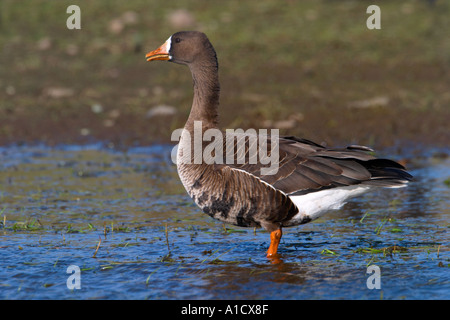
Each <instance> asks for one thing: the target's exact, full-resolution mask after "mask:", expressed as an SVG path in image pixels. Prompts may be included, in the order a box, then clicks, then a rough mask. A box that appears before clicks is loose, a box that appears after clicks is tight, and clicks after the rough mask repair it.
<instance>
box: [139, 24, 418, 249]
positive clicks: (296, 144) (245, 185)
mask: <svg viewBox="0 0 450 320" xmlns="http://www.w3.org/2000/svg"><path fill="white" fill-rule="evenodd" d="M146 58H147V60H148V61H153V60H168V61H171V62H175V63H179V64H185V65H187V66H188V67H189V69H190V71H191V73H192V79H193V87H194V98H193V103H192V109H191V112H190V115H189V118H188V120H187V122H186V125H185V127H184V131H183V134H182V136H181V139H180V143H179V148H178V154H177V169H178V173H179V176H180V179H181V181H182V183H183V185H184V187H185V188H186V191H187V192H188V194H189V195H190V196H191V197H192V199H193V200H194V201H195V203H196V204H197V205H198V206H199V207H200V208H201V209H202V210H203V212H205V213H206V214H208V215H209V216H211V217H213V218H215V219H218V220H220V221H223V222H226V223H230V224H234V225H237V226H242V227H263V228H265V229H266V230H268V231H269V232H271V245H270V247H269V250H268V253H267V255H268V257H270V256H274V255H276V252H277V248H278V244H279V241H280V239H281V235H282V232H281V229H282V227H288V226H293V225H298V224H303V223H307V222H309V221H311V220H313V219H316V218H318V217H320V216H321V215H323V214H324V213H325V212H326V211H328V210H331V209H337V208H340V207H341V206H342V205H343V204H344V203H345V201H346V200H347V199H348V198H350V197H353V196H356V195H359V194H361V193H363V192H366V191H368V190H370V189H371V188H373V187H389V188H396V187H402V186H404V185H406V183H407V182H408V181H409V180H411V178H412V176H411V175H410V174H408V173H407V172H406V170H405V168H404V167H403V166H401V165H400V164H398V163H397V162H395V161H392V160H388V159H378V158H375V157H374V156H372V155H371V154H370V152H372V151H373V150H372V149H370V148H368V147H364V146H356V145H353V146H348V147H347V148H343V149H329V148H325V147H323V146H321V145H319V144H316V143H314V142H312V141H309V140H306V139H300V138H296V137H293V136H288V137H275V138H274V137H272V136H267V137H264V142H266V143H267V150H272V149H271V147H277V149H276V150H277V151H278V157H276V165H277V166H276V170H273V171H270V170H269V172H266V173H263V171H262V170H261V169H262V168H265V167H267V163H265V164H262V161H257V162H256V163H255V162H254V161H253V162H252V161H250V159H251V156H252V155H251V152H250V151H251V147H250V143H251V141H255V140H252V138H254V137H252V135H251V134H233V135H232V136H231V137H230V133H223V137H224V138H223V139H222V141H221V142H220V143H221V144H222V145H221V147H223V150H227V147H228V145H227V142H232V145H233V146H234V147H236V148H234V149H233V152H232V153H231V154H226V153H225V152H224V153H223V154H221V155H218V154H214V160H216V161H215V162H212V163H210V162H209V163H205V162H200V163H198V162H197V163H196V162H195V157H196V152H194V151H196V150H195V147H194V144H195V141H194V134H195V125H196V122H197V121H201V130H202V131H201V133H202V134H203V133H205V132H207V130H209V129H216V128H217V126H218V106H219V95H220V85H219V76H218V68H219V67H218V62H217V56H216V52H215V50H214V48H213V46H212V45H211V43H210V41H209V40H208V38H207V37H206V35H205V34H203V33H201V32H196V31H189V32H177V33H175V34H174V35H172V36H171V37H170V38H169V39H168V40H167V41H166V42H165V43H164V44H163V45H162V46H161V47H159V48H158V49H156V50H154V51H152V52H149V53H148V54H147V56H146ZM226 138H229V139H226ZM258 139H259V137H258ZM244 142H246V143H244ZM209 144H210V142H209V141H201V145H200V150H201V151H202V152H203V151H205V150H206V148H207V147H208V145H209ZM197 151H198V150H197ZM226 155H228V156H230V155H231V159H233V160H234V161H232V163H229V161H228V163H227V161H226V160H229V159H226ZM267 155H268V156H270V155H271V154H270V153H268V154H267ZM237 159H241V160H242V159H244V161H243V163H242V161H241V162H239V161H237ZM217 160H219V161H217ZM260 160H261V159H260Z"/></svg>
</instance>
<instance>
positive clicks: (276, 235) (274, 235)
mask: <svg viewBox="0 0 450 320" xmlns="http://www.w3.org/2000/svg"><path fill="white" fill-rule="evenodd" d="M282 235H283V232H281V228H280V229H278V230H275V231H272V232H271V233H270V246H269V250H267V258H270V257H274V256H275V255H276V254H277V250H278V245H279V244H280V240H281V236H282Z"/></svg>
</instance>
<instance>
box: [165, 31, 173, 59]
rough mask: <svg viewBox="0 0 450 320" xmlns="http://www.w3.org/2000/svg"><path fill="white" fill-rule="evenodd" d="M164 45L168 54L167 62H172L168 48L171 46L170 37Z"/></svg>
mask: <svg viewBox="0 0 450 320" xmlns="http://www.w3.org/2000/svg"><path fill="white" fill-rule="evenodd" d="M164 45H165V46H166V52H167V53H168V54H169V60H172V56H171V55H170V47H171V46H172V36H170V37H169V39H167V40H166V42H165V43H164Z"/></svg>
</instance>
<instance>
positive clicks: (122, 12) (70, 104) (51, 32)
mask: <svg viewBox="0 0 450 320" xmlns="http://www.w3.org/2000/svg"><path fill="white" fill-rule="evenodd" d="M72 2H73V1H49V0H46V1H44V0H33V1H13V0H3V1H2V2H1V4H0V11H1V13H0V47H1V48H2V53H1V56H0V59H1V60H0V65H1V68H0V143H1V144H8V143H33V142H45V143H48V144H57V143H85V142H90V141H96V140H103V141H110V142H111V143H114V144H115V145H118V146H120V145H125V146H126V145H130V144H149V143H153V142H161V141H170V134H171V132H172V130H174V129H176V128H179V127H182V126H183V124H184V121H185V119H186V117H187V115H188V113H189V109H190V105H191V99H192V88H191V79H190V74H189V72H188V70H187V69H186V68H183V67H181V66H178V65H172V64H167V63H146V61H145V59H144V55H145V53H146V52H147V51H149V50H153V49H155V48H156V47H157V46H159V45H160V44H162V43H163V42H164V41H165V40H166V39H167V38H168V37H169V36H170V35H171V34H172V33H174V32H176V31H179V30H183V29H197V30H201V31H204V32H205V33H207V34H208V36H209V38H210V40H211V42H212V43H213V44H214V46H215V47H216V51H217V53H218V57H219V64H220V72H221V74H220V77H221V85H222V99H221V126H222V127H223V128H228V127H232V128H236V127H241V128H249V127H253V128H261V127H275V128H280V129H281V133H289V134H295V135H298V136H303V137H306V138H309V139H313V140H316V141H317V142H319V143H322V142H324V143H327V144H339V145H342V144H347V143H360V144H369V145H372V146H391V145H395V144H397V143H399V142H402V143H404V142H412V143H433V144H436V145H445V144H446V143H448V141H449V138H450V134H449V130H448V119H449V118H450V106H449V104H450V94H449V90H448V89H449V84H450V73H449V70H450V39H449V37H448V30H449V29H450V28H449V27H450V26H449V19H448V16H449V13H450V4H449V3H447V2H446V1H436V2H435V3H434V5H432V4H430V2H429V1H425V0H422V1H377V4H378V5H379V6H380V8H381V30H369V29H368V28H367V27H366V19H367V18H368V17H369V14H366V8H367V7H368V6H369V5H370V4H372V3H371V2H370V1H350V0H349V1H330V0H329V1H312V0H310V1H301V2H300V1H269V0H262V1H245V2H244V1H208V2H202V3H200V2H193V1H176V2H169V1H138V0H131V1H126V2H124V1H101V0H96V1H80V2H78V3H77V4H78V5H79V6H80V8H81V27H82V29H81V30H68V29H67V27H66V20H67V18H68V17H69V14H67V13H66V8H67V7H68V6H69V5H71V4H73V3H72ZM160 105H167V106H173V107H175V113H172V114H170V115H154V113H153V114H151V113H149V110H151V109H152V108H154V107H156V106H160Z"/></svg>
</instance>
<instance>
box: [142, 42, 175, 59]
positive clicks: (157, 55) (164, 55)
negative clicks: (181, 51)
mask: <svg viewBox="0 0 450 320" xmlns="http://www.w3.org/2000/svg"><path fill="white" fill-rule="evenodd" d="M169 48H170V44H169V40H167V41H166V42H164V44H163V45H162V46H160V47H159V48H158V49H156V50H153V51H150V52H149V53H147V54H146V55H145V58H146V59H147V61H154V60H170V55H169Z"/></svg>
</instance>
